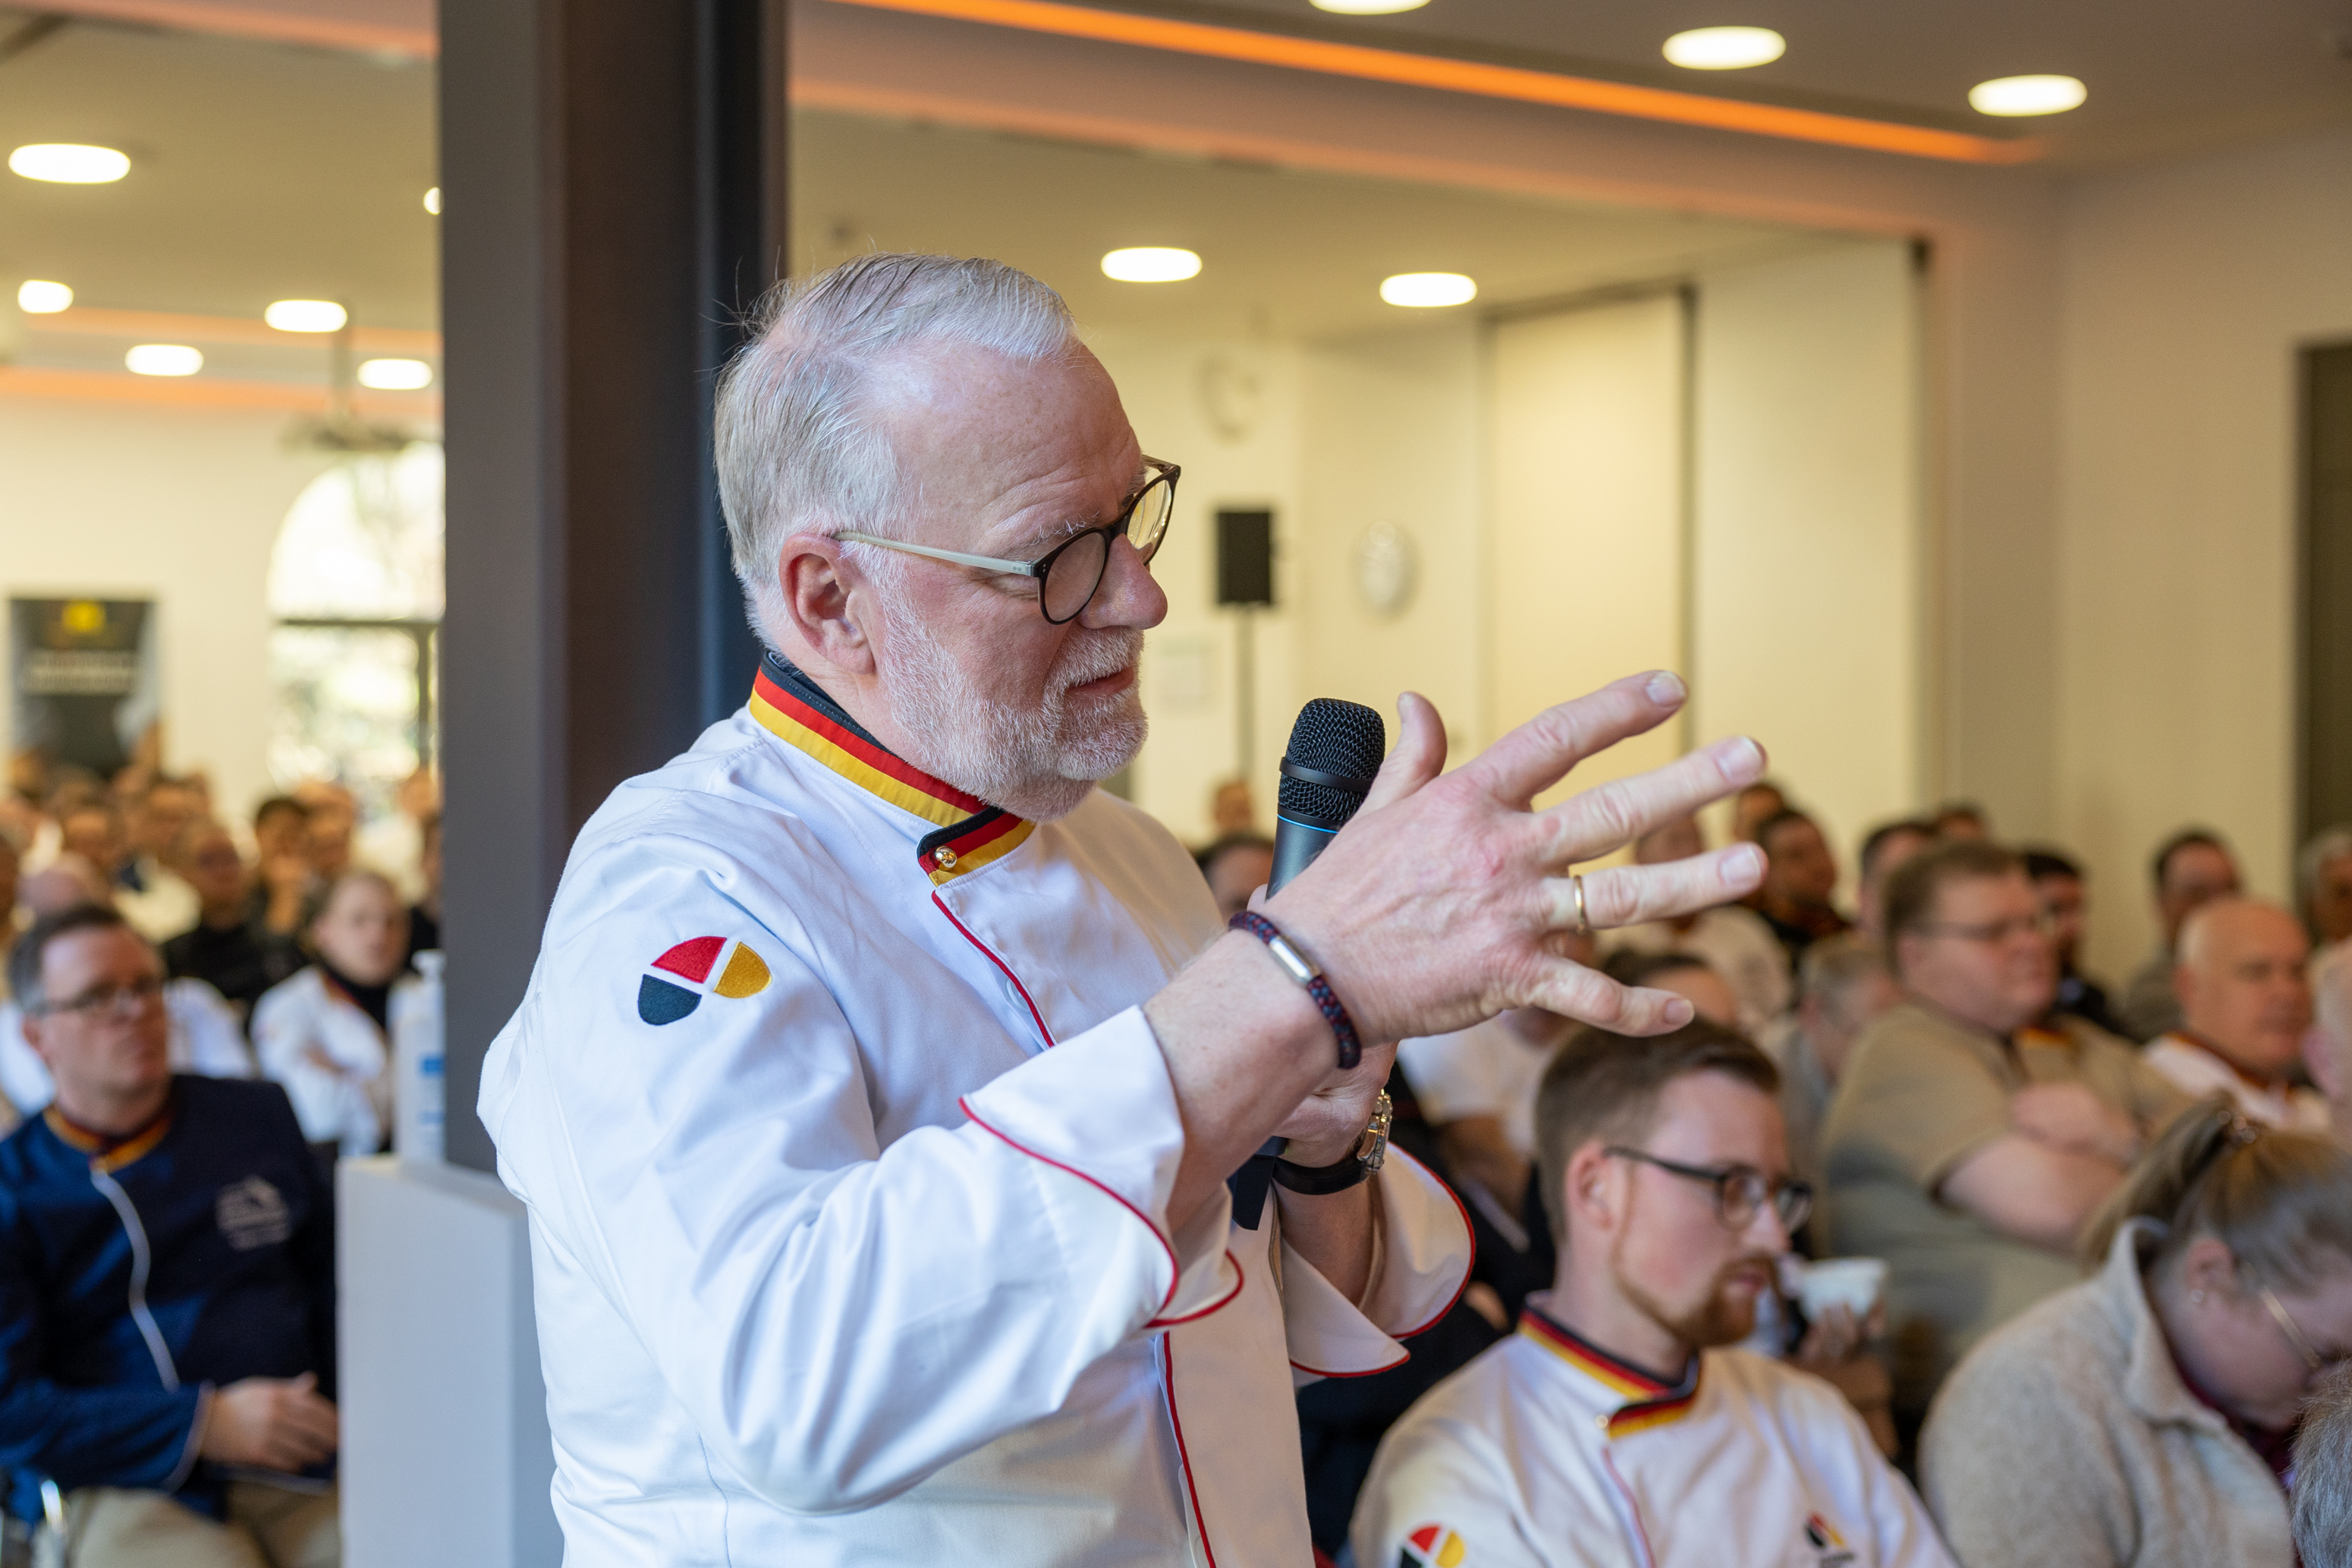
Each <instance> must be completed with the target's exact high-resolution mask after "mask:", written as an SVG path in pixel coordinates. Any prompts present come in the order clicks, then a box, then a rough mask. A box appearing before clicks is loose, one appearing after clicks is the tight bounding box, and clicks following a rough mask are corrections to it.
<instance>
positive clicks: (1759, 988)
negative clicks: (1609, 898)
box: [1609, 817, 1790, 1037]
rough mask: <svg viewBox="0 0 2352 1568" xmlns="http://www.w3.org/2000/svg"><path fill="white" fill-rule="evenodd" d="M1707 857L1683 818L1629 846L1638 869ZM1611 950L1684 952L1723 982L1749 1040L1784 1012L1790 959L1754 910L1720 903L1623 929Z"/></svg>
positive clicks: (1700, 836) (1694, 823) (1699, 834)
mask: <svg viewBox="0 0 2352 1568" xmlns="http://www.w3.org/2000/svg"><path fill="white" fill-rule="evenodd" d="M1704 853H1706V834H1705V833H1704V832H1703V831H1701V830H1700V828H1699V824H1698V819H1697V818H1696V817H1684V818H1681V819H1679V820H1677V821H1672V822H1667V823H1665V824H1664V825H1663V826H1660V827H1656V828H1653V829H1652V830H1650V831H1649V832H1647V833H1644V834H1643V836H1642V837H1641V838H1639V839H1637V840H1635V841H1634V843H1633V859H1634V862H1636V863H1637V864H1641V865H1654V864H1658V863H1660V862H1665V861H1679V860H1688V859H1690V858H1691V857H1692V856H1694V855H1699V854H1704ZM1609 946H1611V948H1612V949H1613V950H1616V951H1627V950H1630V951H1633V952H1637V953H1689V954H1693V955H1695V956H1697V957H1699V958H1702V959H1704V960H1706V965H1707V967H1709V968H1711V969H1713V970H1714V971H1715V972H1716V974H1717V975H1718V976H1720V977H1722V979H1723V982H1724V983H1725V984H1726V985H1727V986H1729V987H1730V988H1731V994H1732V996H1733V997H1734V998H1736V999H1737V1000H1738V1013H1739V1017H1738V1023H1739V1027H1740V1028H1741V1029H1743V1030H1747V1031H1748V1034H1749V1035H1750V1036H1751V1037H1753V1036H1755V1035H1757V1034H1758V1032H1759V1031H1760V1030H1762V1029H1763V1028H1764V1027H1765V1026H1766V1025H1768V1024H1769V1023H1770V1022H1771V1021H1772V1020H1773V1019H1777V1018H1779V1017H1780V1015H1781V1014H1782V1013H1784V1012H1786V1011H1788V1009H1789V999H1790V982H1789V958H1788V954H1787V953H1786V952H1785V951H1784V950H1783V949H1782V947H1781V946H1780V943H1779V942H1777V941H1775V940H1774V939H1773V936H1772V928H1771V927H1770V926H1769V925H1765V924H1764V921H1763V919H1762V917H1760V916H1759V915H1757V914H1756V912H1755V911H1754V910H1751V909H1748V908H1744V907H1742V906H1741V905H1739V904H1719V905H1717V907H1716V908H1713V909H1707V910H1702V911H1700V912H1699V913H1698V914H1696V915H1683V916H1681V917H1680V918H1678V919H1674V920H1660V921H1655V922H1653V923H1652V924H1650V925H1632V926H1627V927H1626V928H1625V929H1623V930H1622V931H1616V932H1612V933H1611V934H1610V942H1609Z"/></svg>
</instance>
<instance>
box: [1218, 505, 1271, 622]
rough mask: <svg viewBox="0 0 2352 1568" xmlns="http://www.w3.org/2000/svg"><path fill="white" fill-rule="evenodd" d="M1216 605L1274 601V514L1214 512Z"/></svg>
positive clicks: (1268, 603)
mask: <svg viewBox="0 0 2352 1568" xmlns="http://www.w3.org/2000/svg"><path fill="white" fill-rule="evenodd" d="M1217 602H1218V603H1220V604H1261V605H1270V604H1272V603H1273V602H1274V514H1273V513H1272V512H1263V511H1261V512H1234V511H1226V510H1223V508H1220V509H1219V510H1218V512H1217Z"/></svg>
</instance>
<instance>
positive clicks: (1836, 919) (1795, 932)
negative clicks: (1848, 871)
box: [1756, 810, 1849, 969]
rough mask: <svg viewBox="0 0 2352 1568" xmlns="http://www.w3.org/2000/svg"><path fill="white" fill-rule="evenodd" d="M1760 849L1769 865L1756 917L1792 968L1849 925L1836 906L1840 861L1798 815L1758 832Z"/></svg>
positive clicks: (1783, 816)
mask: <svg viewBox="0 0 2352 1568" xmlns="http://www.w3.org/2000/svg"><path fill="white" fill-rule="evenodd" d="M1756 846H1757V848H1759V849H1760V850H1762V851H1763V852H1764V859H1765V862H1766V865H1765V872H1764V885H1763V886H1762V887H1761V888H1760V889H1759V890H1758V893H1757V900H1756V912H1757V913H1758V914H1759V915H1762V916H1763V917H1764V920H1765V923H1766V924H1767V925H1769V926H1771V928H1772V935H1773V936H1776V937H1778V938H1779V939H1780V946H1782V947H1784V948H1786V949H1787V950H1788V954H1789V963H1790V967H1791V968H1792V969H1793V967H1795V966H1796V964H1797V963H1798V962H1799V961H1800V960H1801V959H1802V958H1803V957H1804V956H1805V949H1806V948H1807V947H1808V946H1811V945H1812V944H1813V943H1815V942H1818V941H1820V940H1821V939H1822V937H1824V936H1836V935H1837V934H1838V933H1839V932H1841V931H1843V930H1844V929H1846V926H1847V925H1848V924H1849V923H1848V921H1847V920H1846V917H1845V916H1844V915H1840V914H1839V913H1838V911H1837V904H1835V903H1834V902H1833V899H1834V897H1835V894H1836V893H1837V884H1838V862H1837V856H1836V855H1835V854H1834V853H1832V852H1831V850H1830V842H1829V840H1827V839H1825V838H1823V837H1822V830H1821V829H1820V827H1819V826H1818V825H1816V824H1815V823H1814V821H1813V820H1812V818H1811V817H1809V816H1807V815H1806V814H1805V813H1804V812H1802V811H1798V810H1785V811H1782V812H1780V814H1779V815H1778V816H1773V817H1767V818H1766V819H1765V820H1764V821H1762V822H1761V823H1760V824H1759V825H1758V827H1757V830H1756Z"/></svg>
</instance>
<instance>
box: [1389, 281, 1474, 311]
mask: <svg viewBox="0 0 2352 1568" xmlns="http://www.w3.org/2000/svg"><path fill="white" fill-rule="evenodd" d="M1381 298H1383V299H1385V300H1387V301H1388V302H1389V303H1390V304H1391V305H1407V306H1411V307H1412V308H1414V309H1417V310H1420V309H1428V308H1432V307H1433V306H1439V305H1467V304H1468V303H1470V301H1471V300H1473V299H1475V298H1478V286H1477V285H1476V284H1475V283H1473V282H1472V281H1471V280H1470V279H1468V278H1466V277H1463V276H1462V275H1461V274H1460V273H1458V272H1400V273H1398V274H1397V275H1396V276H1395V277H1391V278H1390V279H1388V280H1387V281H1386V282H1384V283H1382V284H1381Z"/></svg>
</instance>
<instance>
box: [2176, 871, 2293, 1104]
mask: <svg viewBox="0 0 2352 1568" xmlns="http://www.w3.org/2000/svg"><path fill="white" fill-rule="evenodd" d="M2310 956H2311V944H2310V942H2309V940H2308V939H2307V938H2305V936H2304V934H2303V923H2302V922H2301V921H2299V920H2297V919H2295V917H2294V915H2291V914H2289V913H2288V912H2287V911H2285V910H2284V909H2282V908H2280V907H2279V906H2278V905H2277V904H2268V903H2264V902H2263V900H2261V899H2255V898H2234V897H2232V898H2221V899H2216V900H2215V901H2213V902H2212V903H2210V904H2200V905H2199V906H2198V907H2197V908H2196V909H2194V910H2192V911H2191V912H2190V913H2189V917H2188V919H2187V920H2186V921H2184V922H2183V923H2182V924H2181V927H2180V954H2179V959H2180V961H2179V967H2177V968H2176V969H2175V970H2174V972H2173V988H2174V990H2175V991H2176V992H2177V993H2178V994H2179V998H2180V1014H2181V1027H2182V1028H2183V1029H2184V1030H2187V1031H2188V1032H2189V1034H2190V1035H2192V1036H2194V1037H2195V1038H2196V1039H2197V1040H2199V1041H2200V1043H2202V1044H2203V1045H2205V1046H2206V1047H2207V1048H2208V1049H2210V1050H2211V1051H2214V1052H2215V1053H2217V1054H2218V1055H2220V1056H2221V1059H2222V1060H2223V1061H2227V1062H2229V1064H2230V1065H2231V1066H2232V1067H2234V1068H2236V1069H2237V1070H2238V1071H2240V1072H2242V1073H2243V1074H2244V1075H2245V1076H2247V1077H2248V1078H2252V1079H2254V1080H2256V1081H2257V1082H2263V1083H2275V1082H2279V1081H2280V1080H2281V1079H2283V1078H2284V1077H2285V1076H2286V1075H2287V1072H2288V1071H2289V1070H2290V1069H2291V1068H2293V1067H2294V1061H2295V1056H2296V1053H2297V1051H2300V1050H2301V1048H2302V1045H2303V1036H2304V1031H2305V1030H2306V1029H2308V1028H2309V1027H2310V1025H2311V987H2310V984H2309V982H2308V980H2307V979H2306V978H2305V974H2304V966H2305V963H2306V962H2307V961H2308V959H2309V958H2310Z"/></svg>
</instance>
